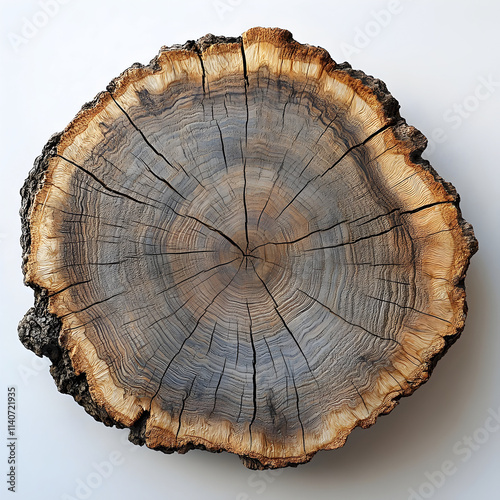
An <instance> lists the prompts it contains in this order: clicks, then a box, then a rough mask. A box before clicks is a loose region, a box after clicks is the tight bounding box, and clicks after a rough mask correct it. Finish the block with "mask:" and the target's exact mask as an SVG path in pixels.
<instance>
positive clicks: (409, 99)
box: [0, 0, 500, 500]
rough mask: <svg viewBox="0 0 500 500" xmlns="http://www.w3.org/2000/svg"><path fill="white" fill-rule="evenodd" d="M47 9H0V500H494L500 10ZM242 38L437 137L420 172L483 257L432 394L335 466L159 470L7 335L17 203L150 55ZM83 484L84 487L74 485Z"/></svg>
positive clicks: (17, 303)
mask: <svg viewBox="0 0 500 500" xmlns="http://www.w3.org/2000/svg"><path fill="white" fill-rule="evenodd" d="M45 1H46V3H47V4H50V3H51V4H52V10H50V9H49V7H46V9H47V11H49V14H44V10H43V8H42V3H43V2H39V1H37V0H36V1H35V0H24V1H14V0H12V1H5V0H2V1H1V2H0V5H1V8H2V12H1V38H0V50H1V62H2V66H1V68H2V69H1V94H0V95H1V97H2V99H1V101H2V102H1V106H2V109H1V134H0V141H1V160H0V175H1V182H0V204H1V211H0V214H1V216H0V252H1V282H0V283H1V286H0V307H1V317H0V326H1V339H2V340H1V342H2V343H1V347H2V348H1V353H0V354H1V365H0V366H1V384H0V407H1V408H3V409H2V410H1V411H0V472H1V474H0V477H1V480H0V497H1V498H17V499H41V500H44V499H66V500H68V499H71V498H73V499H81V498H90V499H92V500H93V499H103V498H113V499H135V498H168V499H171V498H172V499H177V498H179V499H181V498H182V499H194V498H201V499H235V500H249V499H268V498H287V499H288V498H291V499H293V498H310V499H331V500H334V499H356V500H358V499H361V500H364V499H370V500H375V499H407V498H413V499H418V498H436V499H453V500H457V499H458V500H460V499H471V498H474V499H481V500H489V499H498V498H500V474H499V472H500V454H499V451H500V447H499V444H500V430H499V431H496V429H497V428H498V424H497V425H496V426H495V425H494V424H493V421H492V420H491V419H490V420H488V418H489V416H490V415H491V413H492V412H493V413H497V414H498V413H499V412H500V391H499V389H498V382H499V381H500V363H499V362H498V360H499V347H500V336H499V331H498V330H499V326H498V325H499V324H500V318H499V311H500V307H499V306H500V301H499V287H498V283H499V282H500V269H499V259H498V249H499V247H500V245H499V243H500V237H499V231H498V229H499V227H498V220H499V215H500V214H499V199H500V192H499V180H500V177H499V173H498V172H499V166H498V146H499V142H500V138H499V133H498V131H499V126H498V114H499V111H500V106H499V103H500V61H499V56H498V49H499V48H500V35H499V33H500V29H499V27H498V19H499V18H500V4H498V3H497V2H493V1H489V0H475V1H474V2H469V1H456V0H455V1H451V0H450V1H440V2H437V1H435V0H423V1H416V0H415V1H411V0H402V1H401V2H397V1H395V2H394V1H393V2H392V3H391V2H389V1H388V0H377V1H345V0H342V1H340V0H335V1H328V2H327V1H324V2H322V1H319V0H318V1H313V0H309V1H298V0H295V1H293V0H289V1H270V0H266V1H260V0H217V1H213V0H206V1H201V0H190V1H183V0H177V1H175V2H172V1H159V0H156V1H155V0H141V1H125V0H121V1H118V0H116V1H115V0H112V1H105V0H101V1H99V0H90V1H89V0H86V1H84V0H64V2H63V0H45ZM54 2H55V6H54ZM56 10H57V12H55V11H56ZM30 24H31V26H30ZM37 25H38V26H37ZM252 26H268V27H275V26H278V27H282V28H287V29H289V30H290V31H292V33H293V34H294V37H295V39H296V40H298V41H300V42H303V43H309V44H313V45H320V46H322V47H324V48H326V49H327V50H328V51H329V52H330V54H331V55H332V57H333V58H334V59H335V60H337V61H338V62H342V61H344V60H348V61H349V62H350V63H351V64H352V65H353V67H355V68H358V69H362V70H363V71H365V72H366V73H368V74H372V75H374V76H376V77H378V78H380V79H382V80H383V81H384V82H386V84H387V86H388V88H389V90H390V91H391V92H392V94H393V95H394V96H395V97H396V98H397V99H398V100H399V102H400V103H401V114H402V116H404V117H405V118H406V120H407V121H408V123H410V124H412V125H414V126H416V127H417V128H418V129H420V130H421V131H422V132H423V133H424V134H425V135H426V136H427V137H431V138H432V136H433V135H434V136H435V137H437V138H438V141H433V144H432V147H430V148H429V149H428V152H426V153H425V155H424V156H426V157H427V158H428V159H429V160H430V161H431V163H432V164H433V166H434V167H435V168H436V170H437V171H438V172H439V173H440V174H441V175H442V176H443V177H444V178H445V179H446V180H449V181H451V182H452V183H453V184H454V185H455V186H456V188H457V190H458V192H459V193H460V194H461V196H462V203H461V207H462V210H463V214H464V217H465V218H466V219H467V220H468V221H470V222H471V223H472V224H473V226H474V229H475V232H476V236H477V237H478V239H479V243H480V250H479V253H478V254H476V256H475V257H474V258H473V260H472V264H471V267H470V269H469V274H468V277H467V292H468V303H469V309H470V313H469V317H468V319H467V326H466V329H465V331H464V332H463V335H462V338H461V339H460V340H459V341H458V342H457V344H455V345H454V346H453V347H452V348H451V350H450V351H449V353H448V354H447V355H446V356H445V357H444V358H443V360H441V361H440V363H439V364H438V366H437V368H436V370H435V372H434V374H433V376H432V377H431V380H430V381H429V383H428V384H426V385H425V386H423V387H421V388H420V389H419V390H418V391H417V392H416V393H415V394H414V395H413V396H412V397H410V398H407V399H403V400H402V401H401V403H400V405H399V406H398V407H397V408H396V409H395V410H394V411H393V412H392V413H391V414H390V415H389V416H387V417H383V418H381V419H380V421H379V422H377V424H376V425H375V426H374V427H372V428H371V429H368V430H361V429H356V430H355V431H354V432H353V433H352V435H351V437H350V438H349V439H348V441H347V444H346V446H345V447H344V448H343V449H340V450H336V451H330V452H320V453H318V454H317V456H316V457H314V458H313V460H312V462H310V463H309V464H306V465H302V466H300V467H299V468H297V469H293V468H288V469H285V470H280V471H277V472H269V471H267V472H252V471H249V470H247V469H245V468H244V467H243V466H242V465H241V464H240V461H239V459H238V458H237V457H236V456H234V455H230V454H227V453H223V454H219V455H214V454H209V453H207V452H202V451H192V452H190V453H188V454H187V455H177V454H175V455H164V454H162V453H159V452H154V451H151V450H148V449H145V448H139V447H134V446H132V445H130V444H128V442H127V440H126V435H127V432H126V431H124V430H117V429H114V428H113V429H111V428H106V427H105V426H104V425H102V424H101V423H97V422H95V421H94V420H93V419H92V418H91V417H90V416H89V415H87V414H86V413H85V412H84V411H83V410H82V408H81V407H79V406H78V405H77V404H76V403H75V402H74V401H73V400H72V398H70V397H69V396H67V395H62V394H59V393H58V392H57V390H56V388H55V385H54V383H53V381H52V378H51V377H50V375H49V373H48V362H47V360H40V359H39V358H37V357H36V356H35V355H34V354H33V353H31V352H30V351H27V350H26V349H25V348H24V347H23V346H22V345H21V343H20V342H19V341H18V338H17V332H16V328H17V323H18V321H19V320H20V319H21V318H22V316H23V314H24V313H25V312H26V310H27V309H28V308H29V307H30V306H31V305H32V303H33V294H32V291H31V290H30V289H28V288H25V287H24V286H23V284H22V275H21V270H20V265H21V251H20V246H19V234H20V223H19V217H18V209H19V205H20V197H19V189H20V187H21V185H22V183H23V181H24V179H25V177H26V176H27V174H28V171H29V170H30V168H31V166H32V164H33V160H34V159H35V157H36V156H37V155H38V154H39V153H40V152H41V150H42V147H43V145H44V144H45V142H46V141H47V140H48V138H49V136H50V135H51V134H52V133H54V132H57V131H60V130H62V129H63V128H64V127H65V126H66V125H67V124H68V123H69V122H70V120H71V119H72V118H73V117H74V115H75V114H76V112H77V111H78V110H79V109H80V107H81V105H82V104H83V103H85V102H87V101H89V100H91V99H92V98H93V97H94V96H95V94H97V93H98V92H99V91H101V90H104V88H105V87H106V85H107V83H108V82H109V81H110V80H111V79H112V78H114V77H115V76H117V75H118V74H119V73H120V72H121V71H122V70H124V69H125V68H127V67H129V66H130V65H131V64H132V63H134V62H136V61H139V62H142V63H147V62H149V60H150V59H151V58H152V57H153V56H155V55H156V53H157V51H158V49H159V48H160V46H162V45H171V44H174V43H184V42H185V41H186V40H188V39H196V38H198V37H200V36H202V35H204V34H206V33H209V32H211V33H214V34H221V35H239V34H241V33H242V32H243V31H245V30H246V29H248V28H250V27H252ZM485 81H487V82H488V81H489V82H490V83H488V84H487V85H486V86H485V84H484V82H485ZM476 94H477V95H478V96H480V97H481V100H479V99H478V98H477V97H476V96H475V95H476ZM440 129H441V130H440ZM10 385H15V386H17V390H18V422H17V430H18V436H19V441H18V448H17V458H18V471H17V472H18V477H17V490H18V491H17V493H16V494H15V495H14V494H12V493H9V492H8V491H7V483H6V475H5V474H6V472H7V451H8V450H7V448H6V445H5V443H6V439H5V436H6V432H7V430H6V427H7V423H6V420H7V416H6V406H7V405H6V401H5V402H2V401H4V400H6V396H7V387H8V386H10ZM485 424H486V425H487V427H488V429H489V430H486V429H485V428H484V425H485ZM488 424H490V425H488ZM468 439H470V441H468ZM110 455H112V458H115V459H116V458H118V459H117V460H115V465H114V466H113V470H104V469H101V472H100V473H98V472H97V471H96V468H95V467H96V464H100V463H102V462H103V461H109V459H110ZM443 462H451V465H450V463H448V466H449V469H447V472H449V474H448V475H446V476H444V475H443V474H442V473H440V472H436V471H439V470H440V469H441V468H442V465H443ZM445 468H446V467H445ZM108 469H109V468H108ZM105 476H107V477H105ZM429 478H432V479H429ZM87 482H89V483H90V488H89V487H88V486H86V487H84V486H82V484H84V483H87ZM426 483H427V484H426ZM433 483H434V484H433ZM412 491H415V494H413V493H412Z"/></svg>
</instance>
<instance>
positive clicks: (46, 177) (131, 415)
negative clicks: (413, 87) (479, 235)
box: [20, 28, 477, 468]
mask: <svg viewBox="0 0 500 500" xmlns="http://www.w3.org/2000/svg"><path fill="white" fill-rule="evenodd" d="M425 144H426V140H425V138H424V137H423V136H422V134H420V132H418V131H417V130H415V129H414V128H413V127H409V126H408V125H406V123H405V121H404V120H403V119H402V118H401V117H400V116H399V113H398V104H397V102H396V101H395V99H394V98H393V97H392V96H391V95H390V94H389V93H388V91H387V89H386V87H385V85H384V84H383V83H382V82H380V81H379V80H375V79H373V78H372V77H369V76H366V75H365V74H363V73H361V72H359V71H354V70H352V69H351V68H350V67H349V66H348V65H347V64H343V65H337V64H336V63H335V62H334V61H333V60H332V59H331V58H330V56H329V55H328V54H327V53H326V52H325V51H324V50H322V49H319V48H316V47H311V46H307V45H300V44H298V43H297V42H295V41H294V40H293V39H292V37H291V34H290V33H289V32H287V31H284V30H277V29H275V30H271V29H262V28H256V29H252V30H250V31H247V32H246V33H244V34H243V35H242V37H241V38H234V39H225V38H222V37H218V38H217V37H212V36H210V35H209V36H207V37H204V38H203V39H201V40H199V41H198V42H196V43H194V42H188V43H187V44H185V45H184V46H182V47H180V46H178V47H174V48H163V49H162V50H161V51H160V54H159V55H158V57H157V58H156V59H154V60H153V61H152V63H151V64H150V65H149V66H144V67H143V66H140V65H135V66H133V67H132V68H130V69H129V70H127V71H125V72H124V73H123V74H122V75H121V76H120V77H119V78H117V79H116V80H114V81H113V82H112V83H111V84H110V85H109V86H108V89H107V91H106V92H103V93H101V94H99V95H98V96H97V97H96V99H95V100H94V101H93V102H92V103H90V104H88V105H86V106H85V107H84V108H83V109H82V111H81V112H80V113H79V114H78V115H77V117H76V118H75V119H74V120H73V121H72V122H71V124H70V125H68V127H67V128H66V129H65V130H64V132H63V133H62V134H59V135H57V136H55V137H54V138H52V139H51V141H50V142H49V144H48V145H47V147H46V148H45V150H44V153H43V155H42V156H41V157H40V158H39V159H38V160H37V163H36V165H35V168H34V170H33V171H32V172H31V174H30V177H29V179H28V180H27V182H26V184H25V187H24V188H23V208H22V216H23V224H24V226H23V248H24V254H25V263H24V271H25V279H26V283H27V284H28V285H30V286H32V287H34V288H35V290H36V294H37V295H36V297H37V299H36V300H37V301H36V307H35V310H31V311H29V313H28V315H27V316H26V318H25V320H23V322H22V323H21V325H20V335H21V338H22V340H23V341H24V342H25V344H26V345H27V346H28V347H30V348H31V349H33V350H35V352H37V354H39V355H40V354H46V355H50V356H51V358H52V360H53V362H54V365H55V368H54V369H53V371H54V375H55V377H56V379H57V380H58V384H59V386H60V387H61V386H62V385H64V384H63V383H62V380H63V379H68V380H69V382H68V383H67V384H66V385H64V387H63V390H66V391H68V390H70V392H71V391H73V393H75V389H68V387H67V386H73V387H74V386H76V382H75V380H78V384H80V385H79V386H78V387H80V389H78V391H76V393H77V394H79V396H78V397H76V396H75V397H76V399H77V400H78V399H80V400H81V401H82V402H83V404H84V406H85V407H86V409H87V411H89V412H90V413H91V414H93V415H94V416H95V417H96V418H98V419H100V420H103V421H105V423H107V424H113V423H114V424H117V425H122V426H127V427H131V428H132V432H131V436H132V439H133V440H134V441H135V442H137V443H139V444H144V443H145V444H146V445H147V446H149V447H151V448H157V449H161V450H163V451H167V452H171V451H176V450H177V451H186V450H188V449H189V448H192V447H204V448H206V449H208V450H211V451H222V450H227V451H230V452H233V453H237V454H238V455H240V456H241V457H242V458H243V460H244V463H245V465H247V466H249V467H254V468H264V467H282V466H286V465H290V464H298V463H303V462H306V461H308V460H310V458H311V457H312V456H313V455H314V453H316V452H317V451H318V450H320V449H332V448H337V447H339V446H342V445H343V444H344V442H345V440H346V438H347V436H348V434H349V433H350V432H351V430H352V429H353V428H354V427H356V426H358V425H360V426H363V427H367V426H369V425H372V424H373V423H374V422H375V420H376V418H377V416H378V415H380V414H381V413H387V412H389V411H390V410H391V409H392V408H394V406H395V405H396V402H397V400H398V399H399V397H401V396H402V395H409V394H411V393H412V392H413V391H414V390H415V389H416V388H417V387H418V386H419V385H420V384H421V383H423V382H425V381H426V380H427V378H428V377H429V374H430V371H431V369H432V367H433V366H434V364H435V362H436V360H437V359H438V358H439V357H440V356H441V355H442V354H443V352H444V351H445V350H446V348H447V347H448V345H449V344H450V343H451V342H452V341H453V340H455V339H456V338H457V337H458V335H459V334H460V332H461V331H462V329H463V326H464V320H465V314H466V304H465V292H464V285H463V280H464V276H465V272H466V269H467V266H468V262H469V259H470V257H471V255H472V254H473V253H474V252H475V250H476V248H477V242H476V240H475V238H474V235H473V232H472V228H471V226H470V225H469V224H468V223H466V222H465V221H464V220H463V219H462V216H461V213H460V210H459V208H458V195H457V194H456V192H455V189H454V188H453V187H452V186H451V185H450V184H449V183H446V182H444V181H443V180H442V179H441V178H440V177H439V176H438V175H437V174H436V172H435V171H434V170H433V169H432V168H431V167H430V165H429V164H428V162H426V161H425V160H422V158H421V157H420V153H421V152H422V150H423V149H424V148H425ZM42 320H43V321H42ZM49 324H50V327H48V326H45V325H49ZM56 336H58V339H56ZM68 357H69V359H68ZM69 360H70V361H71V363H70V362H69ZM61 366H63V368H61ZM58 367H59V368H58ZM73 370H74V373H73ZM75 377H76V379H75ZM82 377H83V378H82ZM87 383H88V389H87V385H86V384H87ZM82 384H83V385H82ZM87 391H90V395H91V398H90V397H88V396H85V397H84V396H82V394H88V392H87ZM82 398H83V399H82Z"/></svg>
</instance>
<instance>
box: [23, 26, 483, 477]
mask: <svg viewBox="0 0 500 500" xmlns="http://www.w3.org/2000/svg"><path fill="white" fill-rule="evenodd" d="M282 36H283V38H284V39H286V40H288V41H289V42H295V41H294V40H293V38H292V34H291V33H289V32H286V31H285V30H284V31H283V33H282ZM225 43H242V37H241V36H240V37H224V36H214V35H211V34H208V35H206V36H204V37H202V38H200V39H199V40H197V41H196V42H195V41H193V40H189V41H187V42H186V43H185V44H183V45H172V46H170V47H162V48H161V49H160V54H161V53H162V52H165V51H172V50H190V51H195V52H198V53H199V52H201V51H204V50H206V49H207V48H208V47H210V46H211V45H214V44H225ZM296 43H298V42H296ZM317 50H319V51H322V52H325V55H326V56H327V57H328V58H329V55H328V53H327V52H326V51H324V50H323V49H320V48H319V47H318V48H317ZM330 60H331V58H330ZM332 63H333V65H334V69H335V70H336V71H343V72H345V73H346V74H348V75H349V76H350V77H352V78H354V79H356V80H358V81H360V82H361V83H362V84H363V86H365V87H366V88H368V89H369V90H370V91H371V92H372V93H373V94H374V96H375V97H376V98H377V100H378V102H379V103H380V104H381V106H382V108H383V109H384V112H385V115H386V117H387V118H388V120H389V121H390V122H392V124H393V132H394V134H395V136H396V138H397V139H399V140H402V141H403V142H406V143H408V141H409V142H410V143H411V145H412V147H413V151H412V153H411V154H410V159H411V161H412V162H413V163H415V164H417V165H419V166H420V167H422V168H423V169H424V170H426V171H428V172H430V173H431V174H432V176H433V177H434V179H435V180H436V182H437V183H439V184H441V185H442V186H443V187H444V189H445V190H446V192H447V193H448V194H450V195H451V196H452V197H453V200H454V201H453V204H454V206H455V208H456V210H457V220H458V223H459V226H460V228H461V230H462V234H463V237H464V240H465V242H466V247H467V248H468V250H469V256H468V257H467V259H466V263H465V265H464V267H463V269H462V273H461V276H460V277H459V280H458V282H457V283H456V286H457V287H459V288H462V289H465V284H464V280H465V275H466V272H467V269H468V267H469V263H470V258H471V257H472V255H474V253H476V251H477V249H478V243H477V240H476V238H475V236H474V231H473V228H472V225H471V224H469V223H468V222H466V221H465V220H464V219H463V217H462V213H461V210H460V207H459V202H460V197H459V195H458V193H457V192H456V189H455V188H454V186H453V185H452V184H451V183H449V182H446V181H445V180H444V179H443V178H442V177H441V176H439V174H438V173H437V172H436V171H435V170H434V169H433V168H432V166H431V165H430V163H429V162H428V161H427V160H425V159H423V158H422V156H421V154H422V152H423V151H424V149H425V148H426V146H427V139H426V138H425V137H424V136H423V134H421V133H420V132H419V131H418V130H416V129H415V128H413V127H410V126H408V125H407V124H406V122H405V121H404V119H402V118H401V116H400V115H399V103H398V101H397V100H396V99H395V98H394V97H393V96H392V95H391V94H390V93H389V91H388V90H387V87H386V85H385V83H384V82H382V81H381V80H378V79H376V78H374V77H372V76H369V75H366V74H365V73H363V72H362V71H360V70H353V69H352V68H351V66H350V65H349V64H348V63H342V64H337V63H335V62H333V61H332ZM145 67H146V68H150V69H152V70H153V71H155V70H158V69H159V66H158V63H157V57H155V58H154V59H153V60H152V61H151V62H150V63H149V65H147V66H144V65H142V64H140V63H135V64H133V65H132V66H131V67H130V68H128V69H126V70H125V71H123V72H122V73H121V74H120V76H119V77H117V78H115V79H113V80H112V81H111V82H110V84H109V85H108V86H107V90H108V91H110V92H112V91H113V90H114V89H115V87H116V84H117V82H119V81H120V80H121V79H122V77H123V76H124V75H125V74H126V73H127V72H128V71H130V70H131V69H136V68H145ZM102 94H103V93H99V94H98V95H97V96H96V97H95V98H94V99H93V100H92V101H90V102H88V103H86V104H84V105H83V106H82V109H81V111H80V112H79V113H78V114H77V116H78V115H80V114H81V113H82V112H84V111H86V110H88V109H92V108H93V107H95V106H96V105H97V103H98V102H99V101H100V98H101V96H102ZM73 121H74V120H72V121H71V122H70V124H71V123H72V122H73ZM68 127H69V125H68ZM64 132H65V131H63V132H61V133H58V134H54V135H52V136H51V137H50V139H49V141H48V142H47V144H46V145H45V147H44V148H43V151H42V154H41V155H40V156H39V157H37V158H36V160H35V163H34V166H33V168H32V170H31V171H30V172H29V175H28V178H27V179H26V181H25V183H24V185H23V187H22V189H21V209H20V216H21V247H22V270H23V274H24V275H25V274H26V263H27V261H28V256H29V254H30V249H31V231H30V215H31V210H32V208H33V202H34V200H35V196H36V194H37V193H38V191H39V190H40V189H41V187H42V186H43V183H44V180H45V172H46V170H47V168H48V164H49V159H50V158H51V157H52V156H53V155H54V154H55V152H56V149H57V146H58V144H59V141H60V140H61V137H62V135H63V134H64ZM25 285H27V286H29V287H31V288H33V290H34V295H35V304H34V307H32V308H30V309H29V310H28V312H27V313H26V314H25V316H24V318H23V319H22V320H21V322H20V323H19V326H18V334H19V339H20V340H21V342H22V343H23V345H24V346H25V347H26V348H27V349H29V350H31V351H33V352H34V353H35V354H36V355H37V356H39V357H42V356H47V357H48V358H49V359H50V361H51V362H52V366H51V367H50V373H51V375H52V377H53V378H54V381H55V383H56V386H57V389H58V390H59V391H60V392H61V393H64V394H69V395H70V396H72V397H73V398H74V399H75V401H76V402H77V403H78V404H80V405H81V406H82V407H83V408H84V410H85V411H86V412H87V413H88V414H89V415H91V416H92V417H93V418H94V419H95V420H97V421H100V422H102V423H104V424H105V425H107V426H116V427H118V428H123V427H124V426H123V424H121V423H120V422H118V421H116V420H115V419H113V418H112V417H111V416H110V415H109V414H108V413H107V412H106V410H105V409H104V408H102V407H100V406H98V405H97V404H96V403H95V401H94V400H93V399H92V396H91V394H90V390H89V386H88V382H87V378H86V376H85V374H84V373H82V374H80V375H76V374H75V371H74V369H73V365H72V363H71V359H70V357H69V354H68V351H67V350H66V349H64V348H62V347H61V345H60V344H59V334H60V331H61V321H60V320H59V318H58V317H57V316H55V315H53V314H51V313H50V312H49V311H48V296H47V291H46V290H45V289H43V288H41V287H39V286H38V285H36V284H34V283H31V282H27V281H26V279H25ZM463 312H464V317H465V315H466V314H467V303H466V302H465V301H464V311H463ZM462 331H463V326H462V327H461V328H458V329H457V330H456V332H455V334H453V335H449V336H447V337H445V338H444V347H443V349H442V350H440V351H439V352H437V353H436V354H435V355H434V356H433V357H432V358H431V359H430V360H429V361H428V363H427V367H425V370H424V373H425V376H424V377H422V378H421V379H420V380H418V381H416V383H415V384H414V385H413V386H412V387H411V389H410V390H407V391H405V392H404V393H400V394H398V395H397V396H395V397H394V398H393V399H392V400H391V401H390V402H389V404H388V406H387V411H386V412H384V411H383V412H382V413H381V415H384V414H386V413H389V412H390V411H391V410H392V409H393V408H394V406H395V405H396V404H397V402H398V400H399V399H400V398H401V397H406V396H409V395H411V394H413V392H414V391H415V390H416V389H417V388H418V387H420V386H421V385H422V384H423V383H425V382H426V381H427V380H428V379H429V377H430V375H431V373H432V371H433V369H434V368H435V366H436V364H437V362H438V361H439V360H440V359H441V358H442V357H443V356H444V354H445V353H446V352H447V350H448V349H449V348H450V346H451V345H452V344H453V343H454V342H455V341H456V340H457V339H458V338H459V337H460V334H461V333H462ZM148 418H149V412H147V411H145V412H144V413H143V414H142V415H141V417H140V418H139V419H138V420H137V421H136V422H135V423H134V424H133V425H132V426H131V427H130V428H129V429H130V434H129V440H130V441H131V442H132V443H134V444H138V445H140V446H142V445H144V444H145V442H146V436H145V430H146V421H147V419H148ZM375 421H376V417H375V418H374V419H370V421H369V422H365V423H363V422H359V423H358V425H361V426H362V427H368V426H370V425H372V424H373V423H375ZM195 448H198V449H205V450H208V451H211V452H215V453H219V452H222V451H224V450H223V449H208V448H206V447H205V446H203V445H201V444H200V445H194V444H192V445H189V444H188V445H184V446H181V447H178V448H164V447H158V448H155V449H156V450H159V451H163V452H164V453H173V452H178V453H186V452H187V451H189V450H190V449H195ZM314 455H315V453H311V454H309V455H307V456H306V457H304V461H302V462H300V463H306V462H308V461H309V460H311V459H312V457H313V456H314ZM240 459H241V460H242V462H243V464H244V465H245V466H246V467H248V468H250V469H256V470H263V469H267V468H273V467H272V465H271V466H269V465H265V464H262V463H261V462H260V461H259V460H258V459H255V458H251V457H247V456H240ZM300 463H285V464H283V463H280V465H279V467H283V466H286V467H296V466H297V465H300Z"/></svg>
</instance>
